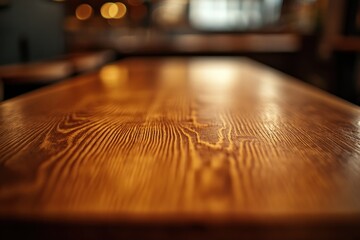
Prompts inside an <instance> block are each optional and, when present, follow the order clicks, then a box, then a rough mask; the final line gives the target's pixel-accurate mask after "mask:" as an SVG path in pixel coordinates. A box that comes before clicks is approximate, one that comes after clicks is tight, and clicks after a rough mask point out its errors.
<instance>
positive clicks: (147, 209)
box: [0, 58, 360, 239]
mask: <svg viewBox="0 0 360 240" xmlns="http://www.w3.org/2000/svg"><path fill="white" fill-rule="evenodd" d="M0 132H1V134H0V146H1V147H0V237H1V238H2V239H7V238H9V237H10V236H11V237H12V238H20V237H24V238H25V237H26V238H33V239H65V238H66V239H85V238H86V239H121V238H125V239H139V238H140V239H240V238H243V239H329V238H331V239H347V238H350V237H352V238H354V239H356V238H359V237H360V191H359V189H360V145H359V143H360V108H359V107H356V106H354V105H351V104H349V103H347V102H345V101H343V100H340V99H338V98H336V97H334V96H331V95H329V94H327V93H325V92H322V91H320V90H317V89H315V88H312V87H310V86H308V85H305V84H303V83H301V82H299V81H297V80H295V79H292V78H291V77H289V76H287V75H284V74H282V73H280V72H277V71H275V70H273V69H271V68H268V67H266V66H264V65H261V64H258V63H256V62H253V61H251V60H248V59H244V58H147V59H141V58H135V59H128V60H125V61H122V62H118V63H116V64H114V65H109V66H106V67H105V68H103V69H101V70H100V71H98V72H95V73H92V74H88V75H83V76H79V77H77V78H74V79H71V80H69V81H65V82H62V83H59V84H57V85H53V86H50V87H47V88H44V89H42V90H39V91H37V92H34V93H31V94H28V95H24V96H21V97H19V98H16V99H13V100H9V101H6V102H4V103H2V104H0Z"/></svg>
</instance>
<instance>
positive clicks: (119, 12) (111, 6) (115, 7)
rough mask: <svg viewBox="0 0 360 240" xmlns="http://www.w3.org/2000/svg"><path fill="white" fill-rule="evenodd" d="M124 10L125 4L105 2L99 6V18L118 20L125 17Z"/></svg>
mask: <svg viewBox="0 0 360 240" xmlns="http://www.w3.org/2000/svg"><path fill="white" fill-rule="evenodd" d="M126 10H127V9H126V6H125V4H123V3H121V2H117V3H113V2H107V3H104V4H103V5H102V6H101V9H100V13H101V16H102V17H103V18H106V19H111V18H115V19H119V18H122V17H124V16H125V14H126Z"/></svg>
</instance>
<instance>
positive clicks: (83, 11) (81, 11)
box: [75, 3, 93, 20]
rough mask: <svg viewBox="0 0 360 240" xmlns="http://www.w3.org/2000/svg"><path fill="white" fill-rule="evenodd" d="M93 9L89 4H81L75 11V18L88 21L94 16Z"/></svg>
mask: <svg viewBox="0 0 360 240" xmlns="http://www.w3.org/2000/svg"><path fill="white" fill-rule="evenodd" d="M92 13H93V9H92V7H91V6H90V5H89V4H86V3H84V4H81V5H79V6H78V7H77V8H76V10H75V16H76V18H77V19H79V20H86V19H89V18H90V17H91V16H92Z"/></svg>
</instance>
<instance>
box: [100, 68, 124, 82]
mask: <svg viewBox="0 0 360 240" xmlns="http://www.w3.org/2000/svg"><path fill="white" fill-rule="evenodd" d="M99 76H100V79H101V81H102V82H103V83H104V85H105V86H106V87H108V88H116V87H119V86H121V85H123V84H124V83H125V82H126V81H127V78H128V70H127V69H126V68H124V67H122V66H119V65H108V66H105V67H103V68H102V69H101V70H100V73H99Z"/></svg>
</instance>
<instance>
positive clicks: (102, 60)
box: [60, 50, 115, 73]
mask: <svg viewBox="0 0 360 240" xmlns="http://www.w3.org/2000/svg"><path fill="white" fill-rule="evenodd" d="M60 59H63V60H67V61H69V62H70V63H71V64H72V66H73V69H74V72H75V73H84V72H88V71H93V70H96V69H97V68H99V67H101V66H103V65H104V64H106V63H108V62H110V61H112V60H114V59H115V53H114V52H113V51H110V50H105V51H94V52H78V53H70V54H67V55H65V56H63V57H62V58H60Z"/></svg>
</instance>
